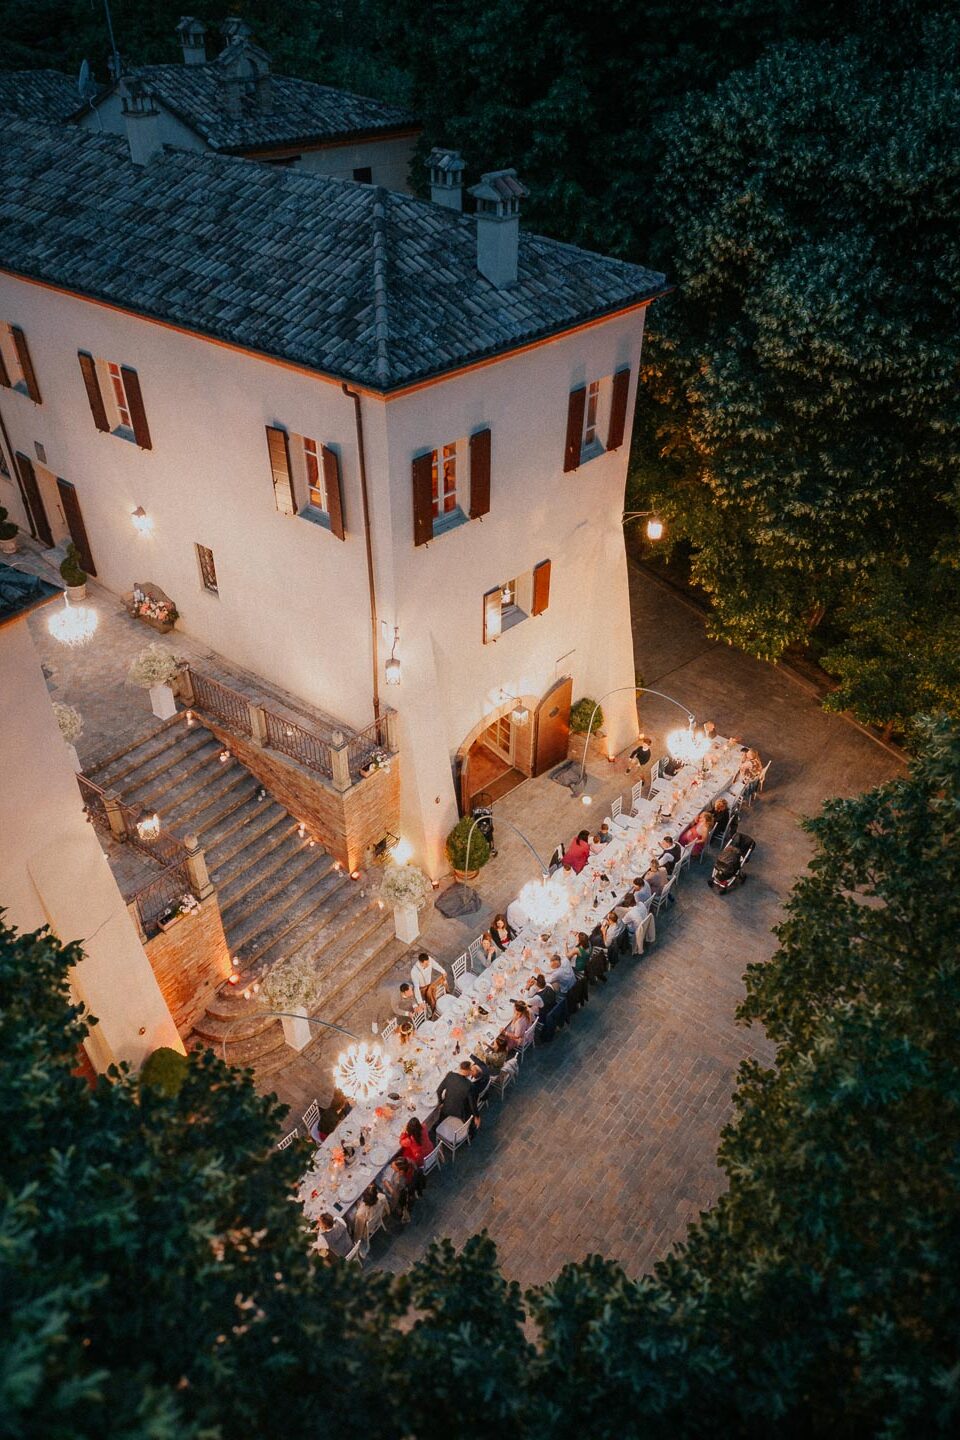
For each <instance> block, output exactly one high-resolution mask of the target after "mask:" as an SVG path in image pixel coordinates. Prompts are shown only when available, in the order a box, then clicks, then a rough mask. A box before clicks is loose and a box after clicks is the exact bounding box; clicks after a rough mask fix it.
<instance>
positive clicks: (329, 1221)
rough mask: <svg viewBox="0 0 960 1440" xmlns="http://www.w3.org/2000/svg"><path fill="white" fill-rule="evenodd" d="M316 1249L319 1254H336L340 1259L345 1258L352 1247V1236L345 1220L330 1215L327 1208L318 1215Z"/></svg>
mask: <svg viewBox="0 0 960 1440" xmlns="http://www.w3.org/2000/svg"><path fill="white" fill-rule="evenodd" d="M317 1249H318V1250H319V1251H320V1252H321V1254H327V1255H337V1256H339V1258H340V1259H341V1260H345V1259H346V1257H347V1256H348V1255H349V1254H350V1251H351V1250H352V1249H353V1238H352V1236H351V1234H350V1231H349V1230H348V1229H347V1226H346V1222H345V1221H343V1220H341V1219H340V1217H339V1215H331V1214H330V1212H329V1210H324V1212H323V1214H322V1215H321V1216H320V1224H319V1235H318V1239H317Z"/></svg>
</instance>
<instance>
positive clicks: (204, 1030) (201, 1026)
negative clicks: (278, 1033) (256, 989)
mask: <svg viewBox="0 0 960 1440" xmlns="http://www.w3.org/2000/svg"><path fill="white" fill-rule="evenodd" d="M241 999H242V996H241ZM243 1005H244V1007H245V1008H244V1012H242V1013H241V1014H240V1015H234V1016H232V1017H231V1018H230V1019H229V1020H221V1019H220V1018H219V1017H218V1016H216V1015H211V1014H210V1011H209V1010H208V1011H207V1013H206V1014H205V1015H204V1016H202V1018H201V1019H200V1020H199V1021H198V1023H197V1027H196V1029H195V1030H194V1032H193V1034H194V1035H195V1036H198V1037H199V1038H200V1039H201V1040H205V1041H206V1042H207V1044H208V1045H210V1046H211V1047H212V1048H213V1049H219V1048H220V1047H221V1046H222V1044H223V1041H224V1040H226V1041H227V1059H228V1060H230V1059H231V1052H232V1049H233V1042H234V1041H238V1042H239V1041H241V1040H255V1039H257V1037H258V1036H260V1035H264V1034H265V1033H266V1032H267V1031H268V1030H272V1029H273V1027H274V1025H276V1023H277V1017H276V1016H275V1015H264V1014H262V1013H261V1012H260V1010H259V1009H258V1007H257V1004H256V1001H255V1000H244V1001H243Z"/></svg>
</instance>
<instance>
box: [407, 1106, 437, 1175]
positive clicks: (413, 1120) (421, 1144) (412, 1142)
mask: <svg viewBox="0 0 960 1440" xmlns="http://www.w3.org/2000/svg"><path fill="white" fill-rule="evenodd" d="M400 1149H401V1150H402V1151H403V1153H404V1155H406V1157H407V1159H408V1160H409V1161H410V1163H411V1164H412V1165H416V1166H417V1167H418V1168H419V1167H420V1166H422V1165H423V1162H424V1160H426V1158H427V1156H428V1155H430V1154H432V1153H433V1141H432V1140H431V1139H430V1136H429V1135H428V1134H427V1132H426V1130H424V1128H423V1126H422V1125H421V1124H420V1121H419V1120H418V1119H417V1117H416V1115H411V1117H410V1119H409V1120H408V1121H407V1124H406V1128H405V1130H404V1132H403V1134H402V1135H401V1136H400Z"/></svg>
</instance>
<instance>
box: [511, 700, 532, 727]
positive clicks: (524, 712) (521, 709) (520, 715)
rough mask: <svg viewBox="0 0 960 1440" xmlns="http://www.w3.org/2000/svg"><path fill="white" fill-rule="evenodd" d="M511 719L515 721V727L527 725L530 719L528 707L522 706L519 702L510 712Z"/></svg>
mask: <svg viewBox="0 0 960 1440" xmlns="http://www.w3.org/2000/svg"><path fill="white" fill-rule="evenodd" d="M510 719H511V720H512V721H513V723H514V725H526V723H527V721H528V720H529V719H530V711H529V710H528V709H527V707H526V705H523V704H521V703H520V701H519V700H518V701H517V703H516V705H514V707H513V709H512V710H511V712H510Z"/></svg>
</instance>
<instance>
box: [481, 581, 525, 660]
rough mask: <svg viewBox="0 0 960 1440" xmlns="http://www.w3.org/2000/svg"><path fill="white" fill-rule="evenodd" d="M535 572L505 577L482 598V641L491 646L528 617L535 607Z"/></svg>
mask: <svg viewBox="0 0 960 1440" xmlns="http://www.w3.org/2000/svg"><path fill="white" fill-rule="evenodd" d="M533 593H534V587H533V571H532V570H527V571H526V572H525V573H524V574H522V575H517V576H516V577H515V578H514V579H512V580H502V581H501V582H500V584H499V585H495V586H494V588H493V589H492V590H488V591H487V593H486V594H485V595H484V597H483V643H484V644H485V645H489V644H490V643H491V642H492V641H494V640H497V639H498V638H499V637H500V636H501V635H502V634H503V633H504V631H506V630H512V629H513V627H514V625H519V624H520V623H521V621H523V620H526V619H527V618H528V617H529V616H530V614H531V613H532V610H533Z"/></svg>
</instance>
